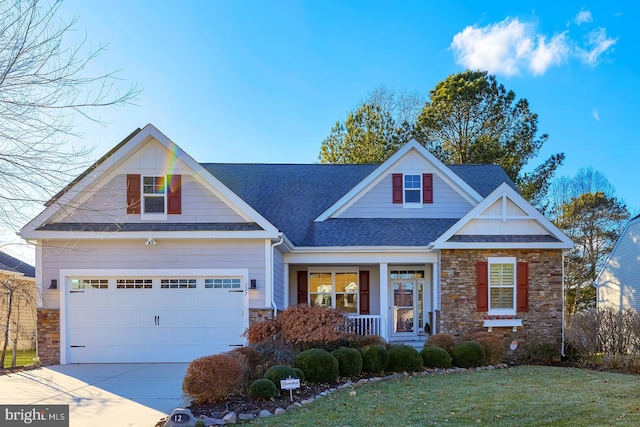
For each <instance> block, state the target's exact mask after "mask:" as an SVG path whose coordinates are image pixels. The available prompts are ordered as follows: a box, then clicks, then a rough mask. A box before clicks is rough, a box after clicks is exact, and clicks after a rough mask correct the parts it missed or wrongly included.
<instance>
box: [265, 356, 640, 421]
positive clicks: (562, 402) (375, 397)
mask: <svg viewBox="0 0 640 427" xmlns="http://www.w3.org/2000/svg"><path fill="white" fill-rule="evenodd" d="M354 390H355V392H356V393H355V396H353V395H352V394H353V393H350V392H349V390H343V391H340V392H336V393H333V394H330V395H329V396H327V397H323V398H321V399H320V400H318V401H316V402H314V403H312V404H310V405H305V406H303V407H301V408H298V409H295V410H292V411H288V412H287V413H286V414H283V415H278V416H273V417H269V418H266V419H261V420H259V421H257V422H256V424H259V425H261V426H373V425H380V426H403V427H407V426H428V425H455V426H471V425H473V426H478V425H491V426H515V425H517V426H543V425H549V426H580V427H584V426H591V425H607V426H638V425H640V397H639V396H640V376H634V375H625V374H616V373H607V372H596V371H590V370H582V369H574V368H558V367H548V366H519V367H516V368H510V369H499V370H494V371H481V372H473V373H464V374H449V375H428V376H424V377H414V378H405V379H401V380H387V381H381V382H376V383H371V384H366V385H364V386H362V387H358V388H356V389H354Z"/></svg>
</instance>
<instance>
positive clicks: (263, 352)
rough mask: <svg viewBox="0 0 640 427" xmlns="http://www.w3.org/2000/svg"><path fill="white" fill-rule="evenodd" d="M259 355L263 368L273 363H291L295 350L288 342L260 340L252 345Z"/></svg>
mask: <svg viewBox="0 0 640 427" xmlns="http://www.w3.org/2000/svg"><path fill="white" fill-rule="evenodd" d="M253 347H254V348H255V349H256V351H257V352H258V354H259V355H260V363H261V364H262V365H264V369H266V368H268V367H269V366H273V365H291V364H292V363H293V358H294V357H295V355H296V352H295V351H294V350H293V347H291V346H290V345H288V344H285V343H280V342H276V341H270V342H262V343H260V344H256V345H255V346H253Z"/></svg>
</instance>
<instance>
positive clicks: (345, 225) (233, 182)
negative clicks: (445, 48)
mask: <svg viewBox="0 0 640 427" xmlns="http://www.w3.org/2000/svg"><path fill="white" fill-rule="evenodd" d="M202 166H203V167H204V168H205V169H206V170H208V171H209V172H210V173H211V174H212V175H214V176H215V177H216V178H218V179H219V180H220V181H221V182H222V183H223V184H224V185H226V186H227V187H229V189H231V191H233V192H234V193H236V194H237V195H238V196H240V198H242V199H243V200H244V201H245V202H247V203H248V204H249V205H250V206H252V207H253V208H254V209H255V210H256V211H257V212H258V213H259V214H261V215H262V216H264V217H265V218H266V219H267V220H268V221H269V222H271V223H272V224H273V225H275V226H276V227H277V228H278V229H279V230H280V231H283V232H284V233H285V234H286V236H287V237H288V238H289V239H290V240H291V241H292V242H293V243H294V244H295V245H297V246H426V245H428V244H429V243H431V242H433V241H434V240H435V239H436V238H438V237H439V236H440V235H441V234H442V233H444V232H445V231H446V230H447V229H449V228H450V227H451V226H452V225H453V224H455V222H456V221H457V219H450V218H449V219H417V218H413V219H399V218H337V219H329V220H326V221H323V222H314V220H315V218H317V217H318V216H319V215H320V214H321V213H323V212H324V211H325V210H327V209H328V208H329V207H330V206H332V205H333V204H334V203H335V202H336V201H338V200H339V199H340V198H341V197H342V196H344V195H345V194H346V193H347V192H348V191H349V190H351V189H352V188H353V187H355V186H356V185H357V184H358V183H360V182H361V181H362V180H363V179H365V178H366V177H367V176H368V175H369V174H371V173H372V172H373V171H374V170H375V169H376V168H377V167H378V166H379V165H328V164H310V165H309V164H307V165H292V164H246V163H242V164H230V163H203V164H202ZM451 170H452V171H453V172H454V173H456V174H457V175H458V176H459V177H460V178H462V179H463V180H465V181H466V182H467V183H468V184H469V185H470V186H471V187H472V188H473V189H474V190H476V191H477V192H478V193H479V194H480V195H482V196H483V197H485V196H487V195H488V194H489V193H491V191H493V190H495V189H496V188H497V187H498V186H499V185H500V184H502V183H503V182H507V183H508V184H509V185H511V186H513V187H514V188H515V186H514V185H513V183H512V182H511V180H510V179H509V177H508V176H507V174H506V173H505V172H504V171H503V170H502V168H500V167H499V166H494V165H454V166H451Z"/></svg>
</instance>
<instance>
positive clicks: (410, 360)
mask: <svg viewBox="0 0 640 427" xmlns="http://www.w3.org/2000/svg"><path fill="white" fill-rule="evenodd" d="M422 368H423V365H422V356H420V352H418V350H416V349H415V348H413V347H411V346H410V345H406V344H398V345H392V346H390V347H389V366H387V370H388V371H390V372H404V371H408V372H418V371H421V370H422Z"/></svg>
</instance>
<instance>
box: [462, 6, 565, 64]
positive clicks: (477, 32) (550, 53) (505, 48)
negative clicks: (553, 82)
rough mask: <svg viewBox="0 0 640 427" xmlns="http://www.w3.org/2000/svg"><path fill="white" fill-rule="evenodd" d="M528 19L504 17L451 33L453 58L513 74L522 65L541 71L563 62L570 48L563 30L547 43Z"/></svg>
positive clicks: (463, 62) (464, 62)
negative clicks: (494, 21)
mask: <svg viewBox="0 0 640 427" xmlns="http://www.w3.org/2000/svg"><path fill="white" fill-rule="evenodd" d="M545 40H546V39H545V37H544V36H541V35H537V34H536V32H535V27H534V25H533V24H530V23H523V22H520V21H519V20H518V19H517V18H514V19H506V20H504V21H502V22H499V23H497V24H493V25H488V26H486V27H483V28H476V27H472V26H469V27H467V28H465V29H464V30H463V31H462V32H460V33H458V34H456V35H455V36H454V37H453V42H452V43H451V48H452V49H453V51H454V54H455V56H456V62H457V63H458V64H461V65H463V66H465V67H466V68H470V69H484V70H487V71H489V72H490V73H497V74H505V75H507V76H512V75H515V74H519V73H520V72H521V70H522V69H528V70H531V72H533V74H535V75H538V74H544V73H545V72H546V71H547V69H548V68H549V67H550V66H551V65H557V64H561V63H562V62H564V60H565V59H566V56H567V54H568V52H569V47H568V46H567V44H566V36H565V33H562V34H558V35H555V36H553V37H552V38H551V41H550V42H549V43H548V44H547V43H546V41H545Z"/></svg>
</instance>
